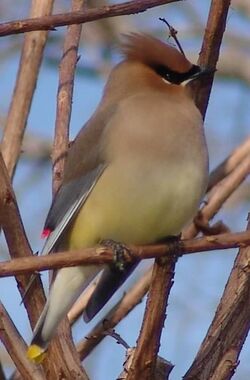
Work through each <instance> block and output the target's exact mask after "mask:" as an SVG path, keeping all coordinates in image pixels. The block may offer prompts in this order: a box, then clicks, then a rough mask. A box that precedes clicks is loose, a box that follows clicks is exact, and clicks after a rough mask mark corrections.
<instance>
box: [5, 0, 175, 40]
mask: <svg viewBox="0 0 250 380" xmlns="http://www.w3.org/2000/svg"><path fill="white" fill-rule="evenodd" d="M177 1H181V0H133V1H127V2H125V3H121V4H114V5H110V6H108V5H106V6H104V7H100V8H92V9H89V10H86V11H82V12H71V13H62V14H58V15H53V16H47V17H39V18H34V19H26V20H16V21H11V22H6V23H2V24H0V37H1V36H8V35H10V34H18V33H25V32H30V31H32V30H53V29H55V28H56V27H58V26H63V25H72V24H83V23H85V22H90V21H94V20H100V19H103V18H107V17H114V16H122V15H129V14H133V13H140V12H145V11H146V10H147V9H150V8H153V7H157V6H159V5H163V4H169V3H174V2H177Z"/></svg>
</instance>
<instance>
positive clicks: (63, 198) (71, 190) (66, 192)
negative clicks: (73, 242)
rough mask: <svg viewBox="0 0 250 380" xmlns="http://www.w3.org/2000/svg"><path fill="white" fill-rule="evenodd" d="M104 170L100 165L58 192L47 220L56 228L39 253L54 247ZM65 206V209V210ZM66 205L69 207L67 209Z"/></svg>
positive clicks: (44, 252) (46, 251)
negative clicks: (54, 224)
mask: <svg viewBox="0 0 250 380" xmlns="http://www.w3.org/2000/svg"><path fill="white" fill-rule="evenodd" d="M104 169H105V165H104V164H100V165H99V166H98V167H97V168H95V169H94V170H92V171H91V172H90V173H88V174H87V175H85V176H84V177H82V178H78V179H76V180H73V181H71V182H69V183H67V184H66V185H64V186H63V187H62V188H61V189H60V190H59V192H58V194H57V198H56V202H55V203H54V206H53V208H52V209H51V212H50V218H49V220H50V223H51V224H52V225H53V222H54V221H55V223H56V227H55V229H54V230H52V232H51V233H50V235H49V237H48V239H47V240H46V242H45V244H44V247H43V249H42V252H41V254H42V255H45V254H47V253H49V252H51V250H52V249H53V248H54V247H55V245H56V242H57V241H58V239H59V237H60V236H61V234H62V233H63V232H64V230H65V228H66V227H67V226H68V225H69V222H70V221H71V220H72V218H73V217H74V216H75V215H76V213H77V212H78V210H79V209H80V207H81V206H82V205H83V203H84V202H85V201H86V199H87V198H88V196H89V194H90V193H91V191H92V189H93V187H94V186H95V184H96V182H97V181H98V179H99V177H100V176H101V175H102V173H103V171H104ZM65 205H66V207H67V209H66V210H65ZM68 205H70V206H69V207H68Z"/></svg>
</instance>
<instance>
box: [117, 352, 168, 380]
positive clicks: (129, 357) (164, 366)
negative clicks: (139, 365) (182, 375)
mask: <svg viewBox="0 0 250 380" xmlns="http://www.w3.org/2000/svg"><path fill="white" fill-rule="evenodd" d="M134 353H135V349H134V348H129V349H128V350H127V352H126V358H125V362H124V364H123V367H124V371H123V372H122V373H121V374H120V375H119V377H118V378H117V380H127V379H128V378H129V369H130V367H131V364H132V362H133V358H134ZM173 367H174V366H173V364H171V363H170V362H168V361H167V360H165V359H163V358H161V357H160V356H158V358H157V361H156V368H155V374H154V377H153V378H152V380H168V378H169V375H170V372H171V371H172V369H173ZM140 379H141V377H140Z"/></svg>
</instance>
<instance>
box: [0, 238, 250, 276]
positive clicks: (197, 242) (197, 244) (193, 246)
mask: <svg viewBox="0 0 250 380" xmlns="http://www.w3.org/2000/svg"><path fill="white" fill-rule="evenodd" d="M248 244H250V233H249V232H248V231H247V232H245V231H244V232H238V233H226V234H220V235H214V236H205V237H202V238H198V239H190V240H180V241H179V242H178V243H177V242H176V254H177V255H183V254H190V253H197V252H204V251H212V250H218V249H227V248H237V247H242V246H247V245H248ZM128 249H129V253H128V252H125V253H124V257H123V260H124V262H125V263H130V262H133V261H134V260H135V261H137V260H142V259H152V258H158V259H159V258H162V257H164V256H171V252H172V244H171V243H170V244H168V243H166V244H161V245H150V246H141V247H135V246H129V247H128ZM112 263H114V253H113V251H112V249H111V248H107V247H102V246H101V247H97V248H86V249H83V250H79V251H65V252H58V253H57V254H56V255H45V256H32V257H22V258H20V259H12V260H10V261H5V262H2V263H0V277H7V276H13V275H20V274H25V273H30V272H35V271H42V270H48V269H58V268H63V267H72V266H78V265H93V264H100V265H101V264H112Z"/></svg>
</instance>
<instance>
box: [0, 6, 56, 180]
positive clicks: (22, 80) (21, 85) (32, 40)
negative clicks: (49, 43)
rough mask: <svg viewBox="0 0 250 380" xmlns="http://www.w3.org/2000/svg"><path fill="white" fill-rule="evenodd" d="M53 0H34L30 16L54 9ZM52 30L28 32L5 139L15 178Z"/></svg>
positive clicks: (9, 166)
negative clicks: (43, 58) (39, 74)
mask: <svg viewBox="0 0 250 380" xmlns="http://www.w3.org/2000/svg"><path fill="white" fill-rule="evenodd" d="M53 3H54V1H53V0H46V1H40V0H33V1H32V6H31V11H30V17H40V16H42V17H46V16H47V15H49V14H50V13H51V11H52V7H53ZM47 35H48V32H46V31H38V32H34V33H30V34H27V35H25V37H24V44H23V48H22V54H21V59H20V63H19V69H18V74H17V79H16V85H15V90H14V94H13V97H12V101H11V105H10V108H9V112H8V116H7V121H6V125H5V128H4V132H3V139H2V146H1V149H2V154H3V158H4V161H5V163H6V166H7V169H8V173H9V175H10V177H11V178H12V177H13V175H14V172H15V167H16V164H17V161H18V158H19V155H20V153H21V147H22V141H23V135H24V131H25V128H26V124H27V119H28V115H29V111H30V107H31V102H32V98H33V94H34V91H35V87H36V82H37V77H38V73H39V69H40V65H41V61H42V56H43V50H44V46H45V44H46V40H47Z"/></svg>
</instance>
